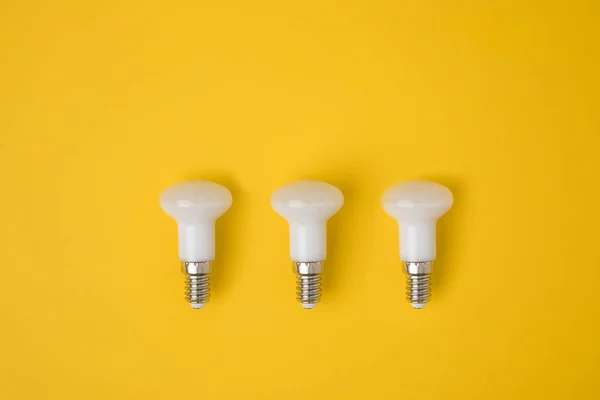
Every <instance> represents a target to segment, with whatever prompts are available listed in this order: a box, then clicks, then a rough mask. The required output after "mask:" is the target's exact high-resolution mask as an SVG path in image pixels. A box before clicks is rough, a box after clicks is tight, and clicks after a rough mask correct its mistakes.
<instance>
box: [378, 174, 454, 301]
mask: <svg viewBox="0 0 600 400" xmlns="http://www.w3.org/2000/svg"><path fill="white" fill-rule="evenodd" d="M381 202H382V205H383V208H384V209H385V211H386V212H387V213H388V214H389V215H391V216H392V217H394V218H395V219H396V221H398V225H399V228H400V259H401V260H402V264H403V268H404V271H405V273H406V274H407V289H406V290H407V299H408V301H410V302H411V304H412V306H413V307H414V308H417V309H419V308H423V307H425V305H426V304H427V302H428V301H429V299H430V297H431V283H430V276H429V274H430V273H431V268H432V264H433V260H435V257H436V243H435V242H436V232H435V231H436V223H437V220H438V219H439V218H440V217H441V216H442V215H444V214H445V213H446V212H447V211H448V210H449V209H450V207H452V202H453V198H452V192H450V190H449V189H448V188H447V187H445V186H442V185H440V184H438V183H435V182H429V181H407V182H403V183H400V184H398V185H395V186H392V187H391V188H389V189H388V190H386V191H385V193H384V194H383V198H382V200H381Z"/></svg>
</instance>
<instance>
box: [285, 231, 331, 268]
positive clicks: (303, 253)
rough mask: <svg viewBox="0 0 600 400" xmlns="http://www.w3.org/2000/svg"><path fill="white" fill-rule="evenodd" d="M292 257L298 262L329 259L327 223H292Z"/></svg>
mask: <svg viewBox="0 0 600 400" xmlns="http://www.w3.org/2000/svg"><path fill="white" fill-rule="evenodd" d="M290 257H291V259H292V260H294V261H296V262H317V261H322V260H325V259H326V258H327V222H320V221H317V222H295V221H292V222H290Z"/></svg>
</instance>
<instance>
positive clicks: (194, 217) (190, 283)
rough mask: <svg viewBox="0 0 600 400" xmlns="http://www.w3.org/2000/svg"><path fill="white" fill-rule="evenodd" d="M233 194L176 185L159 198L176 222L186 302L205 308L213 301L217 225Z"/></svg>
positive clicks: (205, 185)
mask: <svg viewBox="0 0 600 400" xmlns="http://www.w3.org/2000/svg"><path fill="white" fill-rule="evenodd" d="M231 202H232V199H231V193H230V192H229V190H228V189H227V188H225V187H223V186H221V185H217V184H216V183H213V182H208V181H190V182H183V183H178V184H176V185H173V186H171V187H168V188H167V189H165V190H164V191H163V192H162V194H161V195H160V206H161V208H162V209H163V211H164V212H165V213H167V215H169V216H170V217H172V218H173V219H175V221H177V229H178V240H179V259H180V261H181V268H182V270H183V272H184V274H186V278H187V283H186V299H187V300H188V301H189V302H190V304H191V305H192V307H193V308H195V309H199V308H202V307H203V306H204V305H205V304H206V302H207V301H208V299H209V297H210V270H211V267H212V261H213V260H214V259H215V221H216V220H217V218H219V217H220V216H221V215H223V214H224V213H225V211H227V210H228V209H229V207H231Z"/></svg>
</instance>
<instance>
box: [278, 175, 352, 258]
mask: <svg viewBox="0 0 600 400" xmlns="http://www.w3.org/2000/svg"><path fill="white" fill-rule="evenodd" d="M343 204H344V195H343V194H342V191H341V190H340V189H338V188H337V187H335V186H333V185H330V184H328V183H325V182H320V181H298V182H293V183H290V184H287V185H285V186H282V187H280V188H279V189H277V190H276V191H275V192H274V193H273V196H272V197H271V206H272V207H273V209H274V210H275V211H276V212H277V213H278V214H279V215H281V216H282V217H283V218H285V219H286V220H287V221H288V223H289V228H290V257H291V259H292V260H293V261H295V262H317V261H323V260H325V259H326V258H327V220H328V219H329V218H331V217H332V216H333V215H334V214H335V213H336V212H338V211H339V209H340V208H341V207H342V205H343Z"/></svg>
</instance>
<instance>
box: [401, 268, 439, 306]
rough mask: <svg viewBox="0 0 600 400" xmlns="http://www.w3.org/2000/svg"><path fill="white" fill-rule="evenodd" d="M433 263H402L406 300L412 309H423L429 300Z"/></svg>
mask: <svg viewBox="0 0 600 400" xmlns="http://www.w3.org/2000/svg"><path fill="white" fill-rule="evenodd" d="M432 265H433V261H420V262H408V261H403V262H402V267H403V270H404V273H405V274H406V300H408V301H409V302H410V304H411V305H412V307H413V308H414V309H417V310H420V309H422V308H425V306H426V305H427V303H428V302H429V300H430V299H431V276H430V274H431V271H432Z"/></svg>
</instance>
